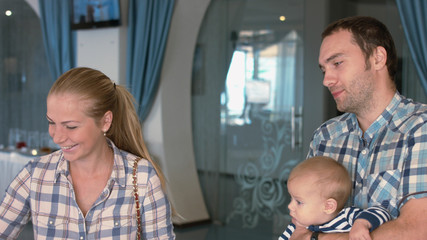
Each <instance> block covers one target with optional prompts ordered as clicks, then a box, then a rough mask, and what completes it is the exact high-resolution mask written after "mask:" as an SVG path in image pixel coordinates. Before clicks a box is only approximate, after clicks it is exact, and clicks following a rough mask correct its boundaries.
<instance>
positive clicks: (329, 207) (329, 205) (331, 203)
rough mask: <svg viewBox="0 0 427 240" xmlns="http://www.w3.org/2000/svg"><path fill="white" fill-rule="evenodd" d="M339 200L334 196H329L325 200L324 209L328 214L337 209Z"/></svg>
mask: <svg viewBox="0 0 427 240" xmlns="http://www.w3.org/2000/svg"><path fill="white" fill-rule="evenodd" d="M337 205H338V203H337V200H335V199H333V198H329V199H327V200H326V201H325V206H324V209H323V211H324V212H325V213H326V214H332V213H334V212H335V211H336V210H337Z"/></svg>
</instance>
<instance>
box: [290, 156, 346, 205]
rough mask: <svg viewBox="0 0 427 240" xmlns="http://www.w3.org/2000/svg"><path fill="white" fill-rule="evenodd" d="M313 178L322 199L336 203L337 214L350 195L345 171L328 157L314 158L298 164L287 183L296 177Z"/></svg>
mask: <svg viewBox="0 0 427 240" xmlns="http://www.w3.org/2000/svg"><path fill="white" fill-rule="evenodd" d="M310 175H311V176H314V177H315V178H316V179H317V180H315V181H314V183H313V184H314V185H315V187H316V188H318V189H320V193H321V195H322V197H324V198H325V199H329V198H333V199H335V200H336V201H337V212H338V211H340V210H341V209H343V208H344V206H345V204H346V202H347V200H348V198H349V196H350V193H351V179H350V175H349V173H348V171H347V169H346V168H345V167H344V166H343V165H341V164H340V163H338V162H337V161H335V160H334V159H332V158H330V157H325V156H315V157H312V158H309V159H307V160H305V161H303V162H301V163H299V164H298V165H297V166H296V167H295V168H294V169H292V171H291V173H290V175H289V179H288V182H289V181H292V180H293V179H295V178H296V177H303V179H304V177H307V176H310Z"/></svg>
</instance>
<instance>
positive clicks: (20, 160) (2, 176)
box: [0, 150, 35, 202]
mask: <svg viewBox="0 0 427 240" xmlns="http://www.w3.org/2000/svg"><path fill="white" fill-rule="evenodd" d="M34 157H35V156H31V155H26V154H22V153H19V152H14V151H2V150H0V202H1V201H2V200H3V197H4V193H5V191H6V188H7V187H8V186H9V184H10V182H11V181H12V180H13V179H14V178H15V176H16V175H17V174H18V173H19V171H21V169H22V168H23V167H24V166H25V164H27V162H28V161H30V160H31V159H33V158H34Z"/></svg>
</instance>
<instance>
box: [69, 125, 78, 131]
mask: <svg viewBox="0 0 427 240" xmlns="http://www.w3.org/2000/svg"><path fill="white" fill-rule="evenodd" d="M76 128H77V127H71V126H67V129H70V130H73V129H76Z"/></svg>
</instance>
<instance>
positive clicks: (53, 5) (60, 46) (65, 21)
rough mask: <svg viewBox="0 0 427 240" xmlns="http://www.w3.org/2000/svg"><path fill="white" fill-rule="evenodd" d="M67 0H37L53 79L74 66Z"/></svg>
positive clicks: (73, 37)
mask: <svg viewBox="0 0 427 240" xmlns="http://www.w3.org/2000/svg"><path fill="white" fill-rule="evenodd" d="M70 7H71V4H70V1H69V0H39V8H40V25H41V28H42V34H43V43H44V46H45V52H46V57H47V62H48V65H49V69H50V72H51V75H52V77H53V80H56V79H57V78H58V77H59V76H60V75H61V74H62V73H64V72H65V71H67V70H69V69H70V68H72V67H74V66H75V55H76V53H75V49H76V48H75V44H76V37H75V34H74V33H72V32H71V27H70Z"/></svg>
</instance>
